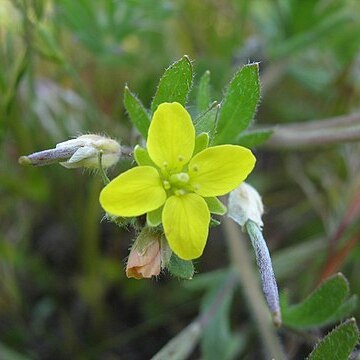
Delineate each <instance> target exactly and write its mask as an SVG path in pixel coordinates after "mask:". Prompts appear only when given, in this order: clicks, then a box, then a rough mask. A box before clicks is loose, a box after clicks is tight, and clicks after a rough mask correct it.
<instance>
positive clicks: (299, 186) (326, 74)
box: [0, 0, 360, 360]
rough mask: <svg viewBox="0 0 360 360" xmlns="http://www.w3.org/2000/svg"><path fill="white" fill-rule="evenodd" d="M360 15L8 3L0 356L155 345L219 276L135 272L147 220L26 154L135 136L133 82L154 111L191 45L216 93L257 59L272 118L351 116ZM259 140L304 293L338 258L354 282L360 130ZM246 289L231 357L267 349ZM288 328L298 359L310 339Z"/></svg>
mask: <svg viewBox="0 0 360 360" xmlns="http://www.w3.org/2000/svg"><path fill="white" fill-rule="evenodd" d="M359 13H360V3H359V2H358V1H357V0H347V1H340V0H322V1H320V0H319V1H312V0H272V1H267V0H253V1H246V0H244V1H241V0H228V1H225V0H224V1H212V0H206V1H188V0H177V1H175V0H173V1H170V0H166V1H156V0H148V1H141V0H121V1H120V0H116V1H110V0H96V1H95V0H78V1H72V0H57V1H54V0H11V1H10V0H0V146H1V151H0V196H1V205H0V224H1V228H0V279H1V280H0V359H9V360H16V359H70V358H71V359H106V360H111V359H130V360H131V359H146V358H150V357H151V356H152V355H154V354H155V353H156V352H157V351H158V350H159V349H160V348H161V347H162V346H163V345H164V344H165V343H166V342H167V341H168V340H169V339H171V338H172V337H173V336H175V335H176V334H177V333H178V332H179V331H181V330H182V329H183V328H185V327H186V326H187V325H188V324H189V323H190V322H191V321H192V319H194V318H195V317H196V316H197V314H198V309H199V306H200V302H201V299H202V295H203V292H202V291H201V289H204V288H206V286H203V287H201V286H200V285H199V289H200V291H199V290H198V291H194V290H195V289H194V288H193V289H192V290H191V289H189V288H186V287H185V286H184V284H183V282H179V281H178V280H176V279H174V278H170V277H169V276H166V275H163V276H161V277H160V278H159V279H157V280H156V281H136V280H133V279H126V278H125V276H124V271H123V268H124V259H125V258H126V256H127V254H128V250H127V249H128V247H129V244H130V240H131V239H132V238H133V237H134V234H133V233H132V232H131V231H130V232H129V231H120V230H119V229H118V228H116V227H115V226H113V225H111V224H107V223H105V222H101V218H102V216H103V214H102V211H101V209H100V206H99V203H98V194H99V191H100V189H101V186H102V185H101V181H100V180H101V179H100V177H99V178H97V177H93V176H91V175H90V174H88V173H87V172H85V173H84V172H81V171H69V170H66V169H63V168H61V167H60V166H50V167H44V168H22V167H20V166H18V164H17V158H18V157H19V156H20V155H23V154H29V153H31V152H34V151H37V150H40V149H46V148H51V147H53V146H54V145H55V144H56V143H58V142H60V141H63V140H66V139H68V138H70V137H72V136H74V135H77V134H79V133H87V132H95V133H105V134H108V135H110V136H112V137H115V138H117V139H119V140H120V141H122V142H123V143H125V144H127V145H133V144H134V141H135V139H136V134H135V133H134V132H133V130H132V129H131V127H130V123H129V121H128V119H127V116H126V114H125V111H124V106H123V103H122V99H123V91H124V85H125V84H126V83H128V84H129V86H130V88H131V90H132V91H133V92H135V93H137V94H138V95H139V98H140V99H141V100H142V102H143V103H144V104H146V106H147V107H148V106H149V105H150V102H151V97H152V94H153V93H154V90H155V87H156V84H157V82H158V79H159V77H160V76H161V74H162V73H163V71H164V69H165V68H166V67H167V66H168V65H169V64H171V63H172V62H173V61H174V60H176V59H178V58H180V57H181V56H182V55H183V54H188V55H189V56H190V58H191V59H194V60H195V62H194V66H195V71H196V79H197V80H199V79H200V77H201V76H202V75H203V74H204V72H205V71H206V70H210V74H211V80H210V81H211V91H212V98H213V99H214V100H215V99H218V100H219V99H221V97H222V93H221V92H222V89H223V87H224V86H225V85H226V84H227V83H228V82H229V80H230V78H231V76H232V74H233V73H234V71H235V70H236V69H237V68H238V67H239V66H241V65H243V64H246V63H248V62H249V61H260V70H261V73H260V77H261V80H262V103H261V106H260V107H259V109H258V113H257V116H256V124H257V125H259V126H266V125H276V124H289V123H298V122H310V121H311V120H314V119H328V118H331V117H334V116H337V115H341V114H350V113H354V112H356V111H358V110H359V109H358V107H359V100H360V19H359V16H358V14H359ZM195 96H196V88H194V89H193V92H192V93H191V99H190V100H194V99H195ZM190 111H191V106H190ZM314 145H316V144H314ZM255 152H256V155H257V159H258V163H257V168H256V171H255V172H254V173H253V174H252V175H251V177H250V179H249V182H251V183H252V184H253V185H254V186H255V187H256V188H257V189H258V190H259V192H260V193H261V194H262V195H263V200H264V203H265V206H266V209H267V211H266V215H265V218H264V223H265V235H266V239H267V241H268V244H269V247H270V249H271V253H272V256H273V260H274V267H275V273H276V275H277V278H278V281H279V287H280V289H281V290H284V289H286V290H287V292H288V295H289V297H290V303H298V302H300V301H301V300H302V299H304V298H305V297H306V295H307V294H308V293H309V292H310V291H312V290H313V289H314V288H315V287H316V286H317V285H318V284H319V282H320V281H322V280H324V279H325V278H327V277H328V276H329V275H332V274H334V273H336V272H338V271H340V270H341V271H342V272H343V273H344V274H345V275H346V278H347V279H348V280H349V283H350V288H351V290H352V293H355V294H358V293H359V291H360V283H359V281H358V279H359V274H360V261H359V260H360V247H359V241H358V240H359V238H360V206H359V203H360V156H359V155H360V148H359V144H358V143H356V142H354V143H344V144H337V145H332V146H330V145H328V146H325V147H311V146H309V148H307V149H305V150H302V151H300V150H298V151H287V150H286V149H285V150H283V151H275V150H270V149H267V148H266V147H265V146H264V147H259V148H258V149H256V150H255ZM121 166H126V165H124V164H119V166H117V167H116V168H114V169H112V173H111V175H112V176H114V175H116V174H117V173H118V172H119V171H121ZM222 240H223V235H222V232H221V229H220V228H215V229H213V231H212V238H211V241H209V242H208V245H207V249H206V251H205V254H204V256H203V257H202V258H201V260H199V261H198V263H197V264H196V268H197V271H198V272H199V273H200V274H201V273H207V272H210V271H213V270H218V269H222V268H225V267H227V264H228V263H229V257H228V253H227V251H228V250H227V248H226V244H225V243H224V241H222ZM197 276H198V277H199V281H200V279H201V275H197ZM194 281H195V280H194ZM195 284H196V283H195ZM197 284H199V283H197ZM217 286H218V285H217ZM190 290H191V291H190ZM234 297H235V300H234V302H233V305H234V306H233V307H232V308H231V309H230V308H229V306H230V305H228V304H225V305H224V309H223V311H225V312H229V311H230V310H231V324H225V325H224V326H225V328H226V331H228V330H227V327H228V326H231V327H232V328H233V329H235V331H236V332H238V333H239V334H240V335H239V334H238V335H239V336H240V337H239V338H241V342H239V343H238V344H237V346H235V347H236V349H235V350H234V353H237V354H238V355H237V356H238V358H244V359H257V358H259V356H261V346H258V344H259V339H258V336H257V333H256V330H255V328H254V324H253V322H252V320H251V317H249V314H248V311H247V308H248V305H246V303H244V299H243V298H242V293H241V290H238V291H236V292H235V294H234ZM353 308H354V311H353V313H352V314H353V315H355V316H356V317H357V318H359V316H360V311H359V308H358V307H356V306H355V307H353ZM347 315H348V314H347ZM328 330H329V327H324V328H322V329H321V333H320V334H322V335H324V334H326V333H327V331H328ZM280 334H281V338H282V340H283V344H284V346H285V349H286V351H287V353H288V354H289V357H290V358H293V359H301V358H304V356H306V355H307V354H309V353H310V351H311V349H312V347H313V345H314V341H309V338H308V337H306V336H305V337H303V336H302V335H301V334H298V333H296V334H295V333H294V332H291V331H290V330H289V331H287V330H281V331H280ZM312 335H314V336H315V335H318V334H312ZM239 341H240V340H239ZM197 351H199V350H197ZM195 353H196V352H195ZM205 353H206V351H205ZM197 355H199V354H195V356H197ZM194 358H195V357H194Z"/></svg>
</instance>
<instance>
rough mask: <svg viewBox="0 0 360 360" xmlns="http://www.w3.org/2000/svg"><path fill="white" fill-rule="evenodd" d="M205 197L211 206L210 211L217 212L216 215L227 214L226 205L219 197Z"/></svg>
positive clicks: (209, 206)
mask: <svg viewBox="0 0 360 360" xmlns="http://www.w3.org/2000/svg"><path fill="white" fill-rule="evenodd" d="M204 199H205V201H206V204H207V206H208V208H209V211H210V212H211V213H212V214H216V215H224V214H226V211H227V208H226V206H225V205H224V204H223V203H222V202H221V201H220V200H219V199H218V198H217V197H207V198H204Z"/></svg>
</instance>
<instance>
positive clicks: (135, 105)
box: [124, 86, 150, 139]
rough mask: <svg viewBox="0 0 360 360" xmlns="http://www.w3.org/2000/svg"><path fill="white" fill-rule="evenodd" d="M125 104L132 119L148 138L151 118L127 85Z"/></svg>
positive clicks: (140, 131)
mask: <svg viewBox="0 0 360 360" xmlns="http://www.w3.org/2000/svg"><path fill="white" fill-rule="evenodd" d="M124 105H125V109H126V111H127V112H128V114H129V117H130V120H131V121H132V123H133V124H134V125H135V127H136V128H137V129H138V131H139V133H140V134H141V135H142V136H143V137H144V138H145V139H146V138H147V133H148V130H149V126H150V118H149V114H148V113H147V111H146V109H145V108H144V106H143V105H142V103H141V101H140V100H139V99H138V98H137V97H136V96H135V95H134V94H133V93H132V92H131V91H130V90H129V88H128V87H127V86H125V91H124Z"/></svg>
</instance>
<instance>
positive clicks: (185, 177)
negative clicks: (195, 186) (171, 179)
mask: <svg viewBox="0 0 360 360" xmlns="http://www.w3.org/2000/svg"><path fill="white" fill-rule="evenodd" d="M176 177H177V178H178V179H179V180H180V181H181V182H184V183H187V182H189V179H190V177H189V175H188V174H187V173H180V174H177V175H176Z"/></svg>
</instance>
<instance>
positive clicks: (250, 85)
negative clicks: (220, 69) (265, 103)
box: [215, 63, 260, 144]
mask: <svg viewBox="0 0 360 360" xmlns="http://www.w3.org/2000/svg"><path fill="white" fill-rule="evenodd" d="M259 98H260V81H259V64H258V63H254V64H249V65H245V66H243V67H242V68H241V69H240V70H239V71H238V72H237V73H236V74H235V76H234V78H233V79H232V80H231V82H230V84H229V86H228V88H227V91H226V94H225V97H224V100H223V102H222V105H221V109H220V114H219V119H218V126H217V135H216V138H215V143H216V144H229V143H234V142H235V141H236V139H237V137H238V136H239V134H240V133H241V132H242V131H244V130H245V129H247V127H248V126H249V125H250V122H251V121H252V119H253V117H254V114H255V110H256V106H257V103H258V101H259Z"/></svg>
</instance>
